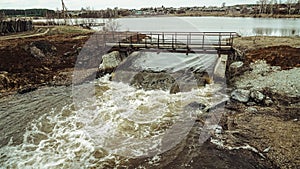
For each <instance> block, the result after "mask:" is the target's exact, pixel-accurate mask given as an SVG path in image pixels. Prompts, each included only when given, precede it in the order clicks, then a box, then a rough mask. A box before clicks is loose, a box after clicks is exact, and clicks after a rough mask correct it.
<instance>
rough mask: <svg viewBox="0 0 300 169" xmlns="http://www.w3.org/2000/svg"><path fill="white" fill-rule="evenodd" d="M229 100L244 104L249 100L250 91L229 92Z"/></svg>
mask: <svg viewBox="0 0 300 169" xmlns="http://www.w3.org/2000/svg"><path fill="white" fill-rule="evenodd" d="M230 96H231V98H232V99H234V100H236V101H239V102H242V103H246V102H248V101H249V98H250V91H249V90H244V89H236V90H234V91H232V92H231V95H230Z"/></svg>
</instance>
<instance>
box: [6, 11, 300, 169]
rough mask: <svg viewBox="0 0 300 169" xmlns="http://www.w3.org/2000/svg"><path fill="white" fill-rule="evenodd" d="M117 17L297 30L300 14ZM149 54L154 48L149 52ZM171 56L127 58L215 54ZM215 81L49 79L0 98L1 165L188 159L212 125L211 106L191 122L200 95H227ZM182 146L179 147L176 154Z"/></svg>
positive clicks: (144, 23) (131, 22)
mask: <svg viewBox="0 0 300 169" xmlns="http://www.w3.org/2000/svg"><path fill="white" fill-rule="evenodd" d="M98 21H99V22H102V19H101V20H100V19H99V20H98ZM117 21H118V22H119V23H120V25H121V27H120V30H130V31H182V32H183V31H186V32H188V31H235V32H238V33H240V34H243V35H260V34H262V35H278V36H292V35H299V34H300V32H299V29H300V20H299V19H260V18H223V17H181V18H173V17H172V18H171V17H155V18H121V19H117ZM153 55H155V56H159V55H160V56H159V57H156V58H155V59H153ZM170 56H171V54H170ZM172 56H173V57H170V58H172V59H173V60H172V59H170V60H169V59H168V57H169V56H168V55H167V54H166V53H162V54H159V53H157V54H149V53H147V54H146V55H143V56H142V57H140V58H139V59H137V60H136V62H134V63H135V64H134V66H136V67H139V68H141V69H156V70H164V69H165V68H167V69H170V70H173V71H174V72H176V71H184V70H187V69H189V68H192V67H193V68H204V69H206V70H208V71H212V69H211V65H213V64H214V63H215V59H216V56H212V57H209V58H210V59H208V57H204V56H203V55H200V54H195V55H189V56H186V55H185V54H182V55H181V56H180V55H176V56H174V54H172ZM151 58H152V59H153V60H150V59H151ZM174 59H175V60H174ZM117 73H122V70H117ZM184 75H186V76H188V75H189V74H184ZM121 76H122V74H121ZM75 78H76V77H75ZM181 79H185V80H184V81H183V83H186V84H187V83H190V82H191V81H192V80H191V78H190V77H186V78H185V76H182V77H181ZM222 88H223V86H221V85H219V84H211V85H207V86H205V87H201V88H198V87H194V88H192V90H190V91H185V92H180V93H177V94H170V93H169V92H167V91H162V90H150V91H145V90H142V89H136V88H134V87H131V86H130V85H129V84H128V83H123V82H122V81H121V82H118V81H110V80H109V77H108V76H105V77H102V78H100V79H97V80H95V81H92V82H90V83H87V84H82V85H80V86H76V87H73V88H72V87H49V88H42V89H39V90H37V91H34V92H31V93H27V94H23V95H14V96H8V97H3V98H0V103H1V106H0V107H1V109H0V117H1V118H0V130H1V135H0V140H1V149H0V164H1V165H0V168H114V167H115V168H122V167H123V168H124V167H129V166H131V167H132V166H135V167H139V168H151V167H152V168H162V167H164V166H168V164H169V163H172V162H174V161H175V162H176V160H174V159H184V162H183V163H185V162H187V161H189V162H190V159H192V158H193V157H195V156H197V155H199V154H201V153H202V152H198V150H197V149H196V148H197V146H199V145H201V144H202V143H203V141H205V140H206V139H207V138H208V137H209V135H207V132H208V131H212V130H214V129H215V128H216V127H218V126H217V125H216V124H217V123H218V120H219V119H218V118H219V117H218V114H216V115H215V116H214V117H213V118H207V119H208V120H206V121H205V122H204V124H202V125H200V123H199V122H195V119H197V118H198V116H200V115H201V114H203V113H204V111H202V110H201V108H200V107H199V105H200V104H199V103H201V104H204V105H206V106H207V107H211V106H213V105H215V104H218V103H220V102H222V101H224V100H226V99H227V98H228V97H227V96H226V95H225V94H223V93H222ZM212 113H213V112H212ZM204 131H205V132H204ZM3 133H4V134H3ZM196 150H197V151H196ZM185 151H187V152H185ZM181 152H184V153H185V155H184V156H182V158H181V156H179V154H180V153H181ZM207 156H209V154H208V155H207ZM179 161H180V160H179ZM183 163H182V164H183ZM171 166H172V165H171ZM173 167H174V168H181V167H183V166H174V165H173Z"/></svg>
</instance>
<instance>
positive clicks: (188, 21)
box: [34, 17, 300, 36]
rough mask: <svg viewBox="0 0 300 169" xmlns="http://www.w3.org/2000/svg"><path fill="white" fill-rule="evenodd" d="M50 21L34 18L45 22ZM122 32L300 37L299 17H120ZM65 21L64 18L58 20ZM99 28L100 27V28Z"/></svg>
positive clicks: (74, 21) (75, 21)
mask: <svg viewBox="0 0 300 169" xmlns="http://www.w3.org/2000/svg"><path fill="white" fill-rule="evenodd" d="M45 21H46V20H34V22H45ZM106 21H107V19H92V18H90V19H72V22H70V21H69V22H70V23H72V24H75V23H77V24H78V23H84V22H96V23H103V22H106ZM116 21H117V22H118V23H119V27H118V28H119V29H118V30H120V31H166V32H167V31H178V32H192V31H196V32H219V31H229V32H237V33H239V34H240V35H242V36H254V35H266V36H296V35H298V36H300V19H299V18H251V17H137V18H119V19H116ZM56 22H57V23H59V22H60V23H62V22H63V20H56ZM95 29H99V28H96V27H95Z"/></svg>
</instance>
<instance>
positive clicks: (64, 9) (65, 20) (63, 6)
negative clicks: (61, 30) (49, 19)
mask: <svg viewBox="0 0 300 169" xmlns="http://www.w3.org/2000/svg"><path fill="white" fill-rule="evenodd" d="M61 6H62V18H63V19H64V22H65V25H67V18H66V12H67V8H66V5H65V3H64V0H61Z"/></svg>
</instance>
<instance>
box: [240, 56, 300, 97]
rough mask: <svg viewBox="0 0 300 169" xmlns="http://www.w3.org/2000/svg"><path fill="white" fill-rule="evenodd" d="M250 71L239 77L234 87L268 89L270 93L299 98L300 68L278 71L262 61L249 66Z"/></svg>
mask: <svg viewBox="0 0 300 169" xmlns="http://www.w3.org/2000/svg"><path fill="white" fill-rule="evenodd" d="M250 67H251V68H252V71H249V72H246V73H245V74H244V75H242V76H241V77H239V78H238V79H237V80H236V82H235V86H236V87H237V88H240V89H248V90H262V89H264V88H269V89H270V90H271V91H272V92H275V93H280V94H286V95H289V96H296V97H297V96H300V68H293V69H290V70H280V68H279V67H275V66H270V65H268V64H267V63H266V62H265V61H263V60H258V61H256V62H255V63H252V64H251V65H250Z"/></svg>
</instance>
